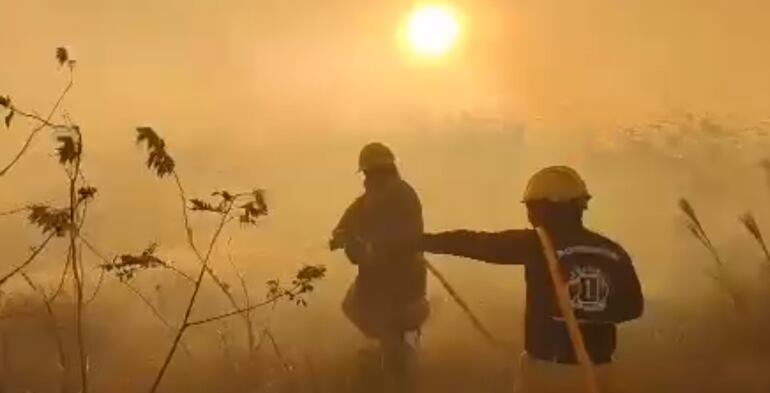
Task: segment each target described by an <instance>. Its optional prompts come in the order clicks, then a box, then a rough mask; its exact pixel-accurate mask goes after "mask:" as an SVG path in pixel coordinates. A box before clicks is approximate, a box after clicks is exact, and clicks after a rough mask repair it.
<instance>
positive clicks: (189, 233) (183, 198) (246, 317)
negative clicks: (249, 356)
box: [171, 170, 254, 348]
mask: <svg viewBox="0 0 770 393" xmlns="http://www.w3.org/2000/svg"><path fill="white" fill-rule="evenodd" d="M171 175H172V176H173V177H174V183H175V184H176V187H177V192H178V194H179V199H180V202H181V207H182V219H183V221H184V227H185V235H186V237H187V243H188V245H189V246H190V248H191V249H192V250H193V252H194V253H195V256H196V258H197V259H198V262H199V263H200V264H201V266H203V269H204V270H205V272H206V273H207V274H208V275H209V276H210V277H211V279H212V280H214V283H215V284H216V285H217V286H218V287H219V289H220V290H221V291H222V293H224V295H225V297H227V300H228V301H229V302H230V305H231V306H232V308H233V309H234V310H238V309H240V308H241V306H240V305H239V304H238V302H237V301H236V300H235V298H234V297H233V294H232V293H230V290H229V289H228V286H227V284H225V283H224V282H223V281H222V280H221V279H220V278H219V276H217V274H216V273H215V272H214V269H212V268H211V266H209V263H208V262H207V261H206V258H204V257H203V256H202V254H201V252H200V250H199V249H198V246H197V245H196V244H195V236H194V233H193V229H192V225H191V224H190V215H189V212H188V208H187V193H186V192H185V189H184V186H183V185H182V179H181V178H180V176H179V173H178V172H177V171H176V170H173V171H172V172H171ZM239 195H240V194H239ZM239 195H236V198H237V197H238V196H239ZM231 208H232V206H231ZM226 223H227V222H226V221H225V222H224V223H223V224H226ZM238 314H241V316H242V318H243V321H244V323H245V325H246V329H247V330H248V331H249V332H251V331H252V330H253V326H254V324H253V323H252V321H251V315H250V314H248V313H238ZM251 340H252V335H251V333H250V334H249V346H250V348H251V345H252V344H253V343H252V342H251Z"/></svg>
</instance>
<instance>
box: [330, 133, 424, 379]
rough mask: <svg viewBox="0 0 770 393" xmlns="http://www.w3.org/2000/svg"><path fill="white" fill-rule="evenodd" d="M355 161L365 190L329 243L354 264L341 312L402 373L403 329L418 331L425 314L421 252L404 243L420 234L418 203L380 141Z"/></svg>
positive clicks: (391, 367) (412, 241) (406, 349)
mask: <svg viewBox="0 0 770 393" xmlns="http://www.w3.org/2000/svg"><path fill="white" fill-rule="evenodd" d="M359 166H360V169H361V170H362V171H363V172H364V175H365V180H364V189H365V192H364V194H363V195H361V196H360V197H358V198H357V199H356V200H355V201H354V202H353V203H352V204H351V205H350V207H348V209H347V210H346V211H345V214H344V215H343V216H342V218H341V219H340V221H339V223H338V224H337V226H336V227H335V229H334V231H333V235H332V241H331V244H330V245H331V247H332V249H336V248H344V249H345V253H346V254H347V256H348V259H349V260H350V261H351V262H352V263H354V264H355V265H357V267H358V276H357V277H356V281H355V282H354V283H353V285H351V287H350V289H349V290H348V293H347V295H346V296H345V300H344V301H343V311H344V312H345V315H346V316H347V317H348V319H350V321H351V322H353V323H354V324H355V325H356V327H357V328H358V329H359V330H360V331H361V332H362V333H363V334H364V335H366V336H367V337H369V338H372V339H375V340H377V341H379V344H380V347H381V348H380V349H381V351H382V353H383V360H384V365H385V367H386V368H387V369H388V370H389V371H392V372H395V373H397V374H402V373H403V371H404V370H405V364H406V362H405V360H406V356H405V355H406V354H407V353H408V352H409V347H408V345H407V344H406V342H405V340H404V338H405V334H406V333H407V332H410V331H416V330H419V329H420V327H421V326H422V324H423V323H424V321H425V320H426V319H427V317H428V314H429V306H428V303H427V300H426V299H425V290H426V281H427V280H426V278H427V277H426V274H427V270H426V267H425V263H424V259H423V255H422V252H421V251H419V250H417V249H415V248H414V247H409V245H414V244H415V243H416V242H417V241H418V240H419V239H420V237H421V236H422V233H423V219H422V206H421V204H420V199H419V197H418V196H417V193H416V192H415V191H414V189H413V188H412V187H411V186H410V185H409V184H408V183H407V182H406V181H404V180H403V179H402V178H401V176H400V175H399V173H398V170H397V168H396V166H395V159H394V156H393V154H392V152H390V150H389V149H388V148H387V147H385V146H384V145H381V144H376V143H375V144H370V145H367V146H366V147H364V149H363V150H362V152H361V156H360V159H359Z"/></svg>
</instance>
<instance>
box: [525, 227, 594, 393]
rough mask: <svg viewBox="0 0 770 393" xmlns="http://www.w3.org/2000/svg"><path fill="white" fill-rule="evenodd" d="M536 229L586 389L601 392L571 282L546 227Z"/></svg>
mask: <svg viewBox="0 0 770 393" xmlns="http://www.w3.org/2000/svg"><path fill="white" fill-rule="evenodd" d="M535 231H536V232H537V236H538V237H539V238H540V244H541V245H542V246H543V252H544V253H545V259H546V260H547V261H548V270H549V272H550V273H551V280H552V281H553V287H554V290H555V291H556V299H557V300H558V303H559V309H560V310H561V314H562V315H563V316H564V319H565V320H566V322H567V330H568V331H569V335H570V338H571V339H572V347H573V349H574V350H575V354H576V355H577V358H578V362H579V363H580V366H581V368H582V369H583V372H584V374H585V383H586V391H587V392H588V393H599V384H598V382H597V380H596V372H595V370H594V365H593V362H592V361H591V358H590V357H589V356H588V351H587V350H586V345H585V342H584V341H583V334H582V333H581V332H580V326H579V325H578V322H577V318H576V317H575V312H574V310H573V309H572V302H571V301H570V296H569V288H568V285H569V283H568V282H567V281H566V280H565V279H564V277H562V274H561V270H560V269H559V259H558V258H557V257H556V251H555V249H554V247H553V242H552V241H551V237H550V236H549V235H548V232H546V230H545V229H544V228H542V227H537V228H535Z"/></svg>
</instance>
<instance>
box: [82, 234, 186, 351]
mask: <svg viewBox="0 0 770 393" xmlns="http://www.w3.org/2000/svg"><path fill="white" fill-rule="evenodd" d="M79 239H80V242H81V243H83V245H85V246H86V248H87V249H88V250H89V251H91V253H92V254H93V255H94V256H96V257H97V258H99V259H100V260H101V261H102V262H103V263H105V264H109V263H110V260H109V259H107V257H105V256H104V254H102V253H101V252H99V250H97V249H96V247H94V245H93V244H92V243H91V242H90V241H88V239H86V238H84V237H83V236H82V235H81V236H80V237H79ZM118 281H119V282H120V283H121V284H123V285H124V286H125V287H126V288H128V290H129V291H131V293H133V294H134V295H136V297H138V298H139V299H140V300H141V301H142V303H144V305H145V306H147V308H148V309H149V310H150V312H152V314H153V315H154V316H155V317H156V318H157V319H158V320H159V321H160V322H161V323H162V324H163V326H165V327H166V328H167V329H168V330H169V331H170V332H171V333H176V328H175V327H174V326H173V325H172V324H171V323H170V322H169V321H168V320H167V319H166V318H165V317H164V316H163V314H162V313H161V312H160V311H159V310H158V308H157V307H155V305H154V304H153V303H152V302H151V301H150V299H148V298H147V297H146V296H144V294H142V292H141V291H139V289H137V288H136V287H134V286H133V285H131V283H130V282H127V281H123V280H118ZM183 349H184V351H185V353H186V354H187V355H189V356H191V355H192V353H191V352H190V349H189V348H188V347H187V346H185V345H183Z"/></svg>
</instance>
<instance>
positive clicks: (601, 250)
mask: <svg viewBox="0 0 770 393" xmlns="http://www.w3.org/2000/svg"><path fill="white" fill-rule="evenodd" d="M590 198H591V196H590V194H589V193H588V189H587V188H586V184H585V182H584V181H583V180H582V179H581V177H580V176H579V175H578V173H577V172H576V171H575V170H573V169H572V168H569V167H566V166H551V167H547V168H544V169H542V170H540V171H539V172H537V173H535V174H534V175H533V176H532V178H531V179H530V181H529V183H528V184H527V187H526V189H525V191H524V198H523V203H524V204H525V205H526V208H527V213H528V218H529V221H530V223H531V224H532V225H533V226H535V227H541V228H543V229H545V230H546V231H547V233H548V234H549V235H550V237H551V239H552V241H553V243H554V247H555V249H556V254H557V257H558V259H559V263H560V265H561V268H562V269H563V274H562V276H564V277H565V279H567V280H569V293H570V297H571V303H572V308H573V310H574V312H575V315H576V317H577V319H578V321H579V324H580V330H581V332H582V335H583V339H584V341H585V346H586V349H587V352H588V354H589V357H590V358H591V360H592V362H593V363H594V365H595V370H596V374H597V378H598V380H599V385H600V386H601V387H602V388H603V389H602V392H603V393H607V392H614V391H617V390H618V388H617V385H618V384H619V382H618V379H617V371H616V370H614V367H613V363H614V358H613V355H614V353H615V347H616V325H618V324H620V323H622V322H625V321H629V320H632V319H636V318H638V317H640V316H641V314H642V310H643V297H642V291H641V287H640V284H639V280H638V278H637V275H636V272H635V270H634V267H633V265H632V263H631V259H630V257H629V255H628V254H627V253H626V251H625V250H624V249H623V248H622V247H621V246H620V245H618V244H617V243H615V242H613V241H612V240H609V239H608V238H606V237H604V236H602V235H600V234H598V233H596V232H593V231H591V230H589V229H587V228H585V227H584V226H583V212H584V211H585V210H586V209H587V206H588V201H589V199H590ZM420 249H422V250H424V251H426V252H430V253H436V254H450V255H456V256H462V257H467V258H471V259H475V260H481V261H485V262H489V263H495V264H507V265H523V266H524V269H525V280H526V311H525V331H524V335H525V352H524V353H523V354H522V357H521V360H520V362H521V363H520V373H519V374H518V375H517V377H518V378H517V383H516V387H515V392H516V393H521V392H538V393H540V392H580V391H582V390H581V389H582V387H583V386H584V384H583V379H582V378H583V374H582V373H581V370H580V367H579V365H578V362H577V358H576V354H575V353H574V350H573V345H572V342H571V340H570V336H569V333H568V330H567V327H566V323H565V322H564V318H562V316H561V313H560V311H559V307H558V304H557V299H556V297H555V296H556V295H555V293H554V287H553V284H552V281H551V278H550V275H549V270H548V265H547V261H546V258H545V254H544V251H543V249H542V248H541V243H540V240H539V238H538V235H537V233H536V231H535V230H533V229H518V230H507V231H502V232H474V231H468V230H457V231H449V232H443V233H436V234H426V235H424V236H423V239H422V242H421V247H420Z"/></svg>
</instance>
